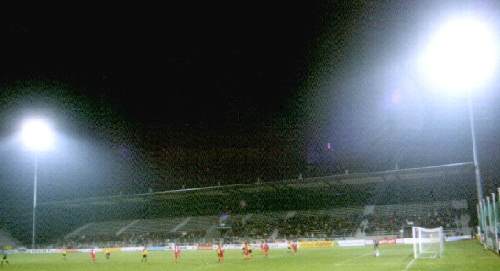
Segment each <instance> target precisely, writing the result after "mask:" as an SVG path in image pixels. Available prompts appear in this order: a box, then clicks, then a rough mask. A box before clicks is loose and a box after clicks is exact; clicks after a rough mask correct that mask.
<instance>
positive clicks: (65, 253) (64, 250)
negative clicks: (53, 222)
mask: <svg viewBox="0 0 500 271" xmlns="http://www.w3.org/2000/svg"><path fill="white" fill-rule="evenodd" d="M66 255H68V251H66V248H63V249H62V256H63V259H64V260H65V261H66Z"/></svg>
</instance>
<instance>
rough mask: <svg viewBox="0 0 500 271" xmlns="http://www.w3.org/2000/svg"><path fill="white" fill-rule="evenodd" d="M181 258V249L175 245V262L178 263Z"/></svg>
mask: <svg viewBox="0 0 500 271" xmlns="http://www.w3.org/2000/svg"><path fill="white" fill-rule="evenodd" d="M180 258H181V248H180V247H179V246H178V245H177V244H174V262H175V263H177V261H178V260H179V259H180Z"/></svg>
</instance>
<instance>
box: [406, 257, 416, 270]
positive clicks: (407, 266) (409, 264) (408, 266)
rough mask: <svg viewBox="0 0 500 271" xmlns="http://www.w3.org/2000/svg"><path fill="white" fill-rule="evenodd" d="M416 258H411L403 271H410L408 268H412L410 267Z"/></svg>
mask: <svg viewBox="0 0 500 271" xmlns="http://www.w3.org/2000/svg"><path fill="white" fill-rule="evenodd" d="M415 260H416V259H415V258H413V260H411V261H410V262H409V263H408V264H407V265H406V267H405V269H404V270H403V271H408V269H410V267H411V266H412V265H413V263H414V262H415Z"/></svg>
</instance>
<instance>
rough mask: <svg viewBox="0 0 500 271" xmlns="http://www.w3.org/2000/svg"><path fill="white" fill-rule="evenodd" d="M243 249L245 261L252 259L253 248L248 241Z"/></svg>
mask: <svg viewBox="0 0 500 271" xmlns="http://www.w3.org/2000/svg"><path fill="white" fill-rule="evenodd" d="M242 249H243V258H244V259H245V260H248V259H250V258H251V257H252V248H251V247H250V245H249V244H248V241H245V243H244V244H243V248H242Z"/></svg>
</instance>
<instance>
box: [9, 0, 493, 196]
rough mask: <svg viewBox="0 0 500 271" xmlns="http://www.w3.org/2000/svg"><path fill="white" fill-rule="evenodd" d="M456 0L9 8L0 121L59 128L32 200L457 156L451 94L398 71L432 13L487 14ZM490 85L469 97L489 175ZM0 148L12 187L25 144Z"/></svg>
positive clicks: (464, 144)
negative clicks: (44, 120)
mask: <svg viewBox="0 0 500 271" xmlns="http://www.w3.org/2000/svg"><path fill="white" fill-rule="evenodd" d="M309 2H311V3H309ZM463 3H465V4H463ZM463 3H462V4H460V6H458V5H457V4H456V3H454V2H452V1H449V2H445V1H440V2H439V3H435V1H303V3H299V4H297V3H292V2H289V1H286V2H281V3H272V4H271V3H266V2H264V3H253V2H248V3H245V4H244V3H239V2H238V3H236V2H230V3H218V4H214V3H213V2H210V3H205V4H199V3H197V4H195V3H191V4H187V5H184V6H174V5H169V4H167V5H163V6H160V5H158V6H145V5H143V6H136V5H133V6H132V5H131V6H114V7H99V6H74V7H58V9H54V10H52V11H51V12H41V11H40V10H36V8H35V7H34V10H31V11H26V10H20V12H21V13H20V14H22V16H12V17H13V18H12V19H10V18H9V19H3V21H2V28H1V30H0V31H1V36H2V40H3V45H2V48H3V50H2V51H3V52H2V54H3V56H4V57H3V60H2V62H3V63H2V66H3V69H2V72H1V73H0V87H1V89H2V95H1V97H0V99H1V100H0V112H1V120H2V124H1V125H0V126H1V128H2V130H1V134H2V135H3V136H4V138H8V137H9V135H11V134H13V133H14V132H15V130H16V129H17V128H18V123H19V121H20V120H21V119H22V118H23V117H24V116H27V115H30V114H35V113H36V114H43V115H44V116H48V117H49V118H51V119H52V120H53V122H54V123H56V126H57V127H58V129H59V130H60V132H61V133H62V134H64V135H65V139H66V140H65V141H64V142H65V145H64V144H63V145H64V146H66V147H65V148H66V149H63V148H62V147H61V148H60V149H59V150H58V152H57V153H56V154H52V155H51V154H45V156H47V157H46V160H45V162H44V163H45V167H42V169H41V176H42V177H44V178H45V180H46V181H42V182H45V186H41V188H40V189H41V190H42V192H41V193H42V199H43V198H44V197H45V199H53V198H59V197H63V196H61V195H66V196H68V195H70V196H74V195H78V196H89V195H100V194H106V193H118V192H120V191H125V192H127V193H132V192H144V191H145V190H146V189H148V188H149V187H151V188H153V189H154V190H162V189H173V188H179V187H182V186H183V185H185V186H200V185H213V184H216V183H218V182H222V183H237V182H249V181H251V182H253V181H255V180H256V179H257V178H261V179H263V180H277V179H283V178H292V177H295V176H297V175H298V174H299V173H304V172H305V173H304V174H306V175H318V174H327V173H335V172H343V171H344V170H346V169H349V170H351V171H370V170H383V169H389V168H394V166H395V164H396V162H398V163H399V164H400V166H401V167H417V166H427V165H435V164H445V163H452V162H463V161H470V160H471V157H470V139H469V131H468V126H467V125H468V122H467V115H466V110H465V107H464V101H462V100H450V99H442V100H436V99H433V98H432V97H430V96H429V95H427V94H426V92H425V90H424V89H422V86H421V85H420V84H418V82H417V81H418V80H416V79H415V77H414V76H413V75H411V72H410V71H409V70H411V68H409V65H410V64H409V63H412V60H411V59H412V58H413V57H414V55H415V52H416V51H417V50H418V49H419V47H420V46H421V44H422V42H423V40H424V39H423V38H422V37H423V36H425V33H426V31H428V30H429V28H432V26H433V22H434V21H438V20H439V18H440V16H445V14H446V13H448V12H453V11H455V10H460V9H473V10H487V11H488V15H489V16H493V15H494V14H498V6H496V5H494V4H493V2H488V1H474V2H463ZM473 3H474V4H473ZM45 8H47V7H45ZM61 8H62V9H61ZM59 10H61V11H59ZM11 15H12V14H11ZM9 17H10V16H9ZM497 86H498V84H496V83H495V84H494V85H493V86H490V87H488V89H487V90H486V91H485V92H484V93H483V95H482V96H479V95H478V97H476V98H475V100H474V103H475V105H476V107H477V115H478V131H479V132H478V136H479V139H480V140H479V144H480V153H481V155H482V156H481V157H482V159H483V160H485V162H484V164H485V167H486V169H485V174H489V175H488V176H496V175H498V174H497V173H498V172H496V171H495V170H494V168H495V166H494V164H495V163H496V161H498V154H499V150H498V147H497V146H496V145H497V144H495V143H496V135H497V132H498V130H499V129H500V127H499V126H498V124H497V123H496V121H495V120H496V119H498V118H497V117H498V116H499V114H500V111H499V110H498V106H497V104H498V99H499V95H498V94H497V93H495V92H494V91H493V90H494V89H498V87H497ZM490 89H491V90H490ZM395 97H396V98H395ZM328 143H330V146H331V149H328V148H327V144H328ZM3 149H4V152H3V157H5V160H6V161H8V163H6V164H4V165H3V166H2V167H3V169H4V172H3V173H2V179H1V180H0V181H1V182H2V185H3V187H6V186H8V187H10V188H8V189H10V190H5V189H7V188H4V190H3V191H9V192H12V195H17V196H19V197H21V195H24V194H27V193H29V191H30V189H31V187H30V182H31V179H30V174H31V171H30V170H31V168H30V161H29V160H28V161H26V159H25V158H27V156H29V155H27V154H26V153H24V154H22V155H21V156H19V158H17V159H13V158H12V157H17V156H15V155H14V154H15V153H16V150H15V148H13V146H12V145H8V144H6V143H5V144H4V147H3ZM61 160H62V161H64V163H62V162H61ZM21 180H22V181H21ZM41 180H44V179H43V178H41ZM11 182H16V183H17V185H15V186H14V187H11V186H10V185H6V184H7V183H11ZM43 187H45V188H43ZM44 189H45V190H44ZM44 193H45V194H44Z"/></svg>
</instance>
